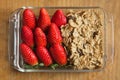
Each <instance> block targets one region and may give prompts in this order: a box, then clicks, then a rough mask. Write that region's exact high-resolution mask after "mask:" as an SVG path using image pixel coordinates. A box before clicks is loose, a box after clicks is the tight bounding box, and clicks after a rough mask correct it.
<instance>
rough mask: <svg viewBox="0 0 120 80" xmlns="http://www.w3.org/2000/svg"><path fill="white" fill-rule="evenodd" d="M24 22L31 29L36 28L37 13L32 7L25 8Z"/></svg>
mask: <svg viewBox="0 0 120 80" xmlns="http://www.w3.org/2000/svg"><path fill="white" fill-rule="evenodd" d="M23 24H24V25H27V26H28V27H29V28H30V29H34V28H35V26H36V18H35V14H34V13H33V11H32V10H30V9H25V10H24V12H23Z"/></svg>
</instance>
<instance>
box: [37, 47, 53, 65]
mask: <svg viewBox="0 0 120 80" xmlns="http://www.w3.org/2000/svg"><path fill="white" fill-rule="evenodd" d="M36 53H37V55H38V57H39V59H40V60H41V61H42V62H43V63H44V65H45V66H49V65H51V64H52V58H51V56H50V54H49V52H48V51H47V49H46V48H45V47H43V46H39V47H37V48H36Z"/></svg>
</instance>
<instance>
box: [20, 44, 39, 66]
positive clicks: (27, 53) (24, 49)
mask: <svg viewBox="0 0 120 80" xmlns="http://www.w3.org/2000/svg"><path fill="white" fill-rule="evenodd" d="M20 52H21V54H22V57H23V59H24V60H25V62H26V63H28V64H30V65H32V66H34V65H37V64H38V59H37V57H36V56H35V54H34V52H33V51H32V49H31V48H30V47H28V46H27V45H26V44H25V43H21V44H20Z"/></svg>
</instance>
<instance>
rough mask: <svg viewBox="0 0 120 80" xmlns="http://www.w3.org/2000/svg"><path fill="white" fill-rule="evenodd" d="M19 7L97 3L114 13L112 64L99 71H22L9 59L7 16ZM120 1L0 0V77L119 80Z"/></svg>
mask: <svg viewBox="0 0 120 80" xmlns="http://www.w3.org/2000/svg"><path fill="white" fill-rule="evenodd" d="M22 6H100V7H103V8H105V9H106V10H107V11H109V12H111V13H112V14H113V15H114V22H115V29H114V31H115V37H114V39H115V56H114V63H113V64H111V65H109V66H107V68H106V69H105V70H104V71H101V72H89V73H73V72H71V73H68V72H67V73H21V72H18V71H16V70H14V69H12V68H11V67H10V64H9V61H8V51H7V48H8V17H9V15H10V12H12V11H14V10H15V9H17V8H20V7H22ZM119 15H120V1H119V0H1V1H0V80H120V42H119V39H120V31H119V29H120V26H119V23H120V16H119Z"/></svg>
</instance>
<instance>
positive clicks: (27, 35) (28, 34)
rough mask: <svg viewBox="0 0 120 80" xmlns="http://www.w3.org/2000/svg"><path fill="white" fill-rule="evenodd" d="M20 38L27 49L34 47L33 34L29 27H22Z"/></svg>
mask: <svg viewBox="0 0 120 80" xmlns="http://www.w3.org/2000/svg"><path fill="white" fill-rule="evenodd" d="M21 38H22V40H23V41H24V42H25V43H26V44H27V45H28V46H29V47H31V48H33V47H34V39H33V33H32V30H31V29H30V28H29V27H27V26H23V27H22V30H21Z"/></svg>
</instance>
